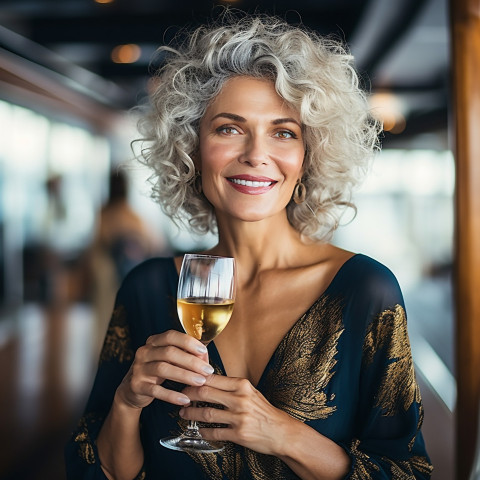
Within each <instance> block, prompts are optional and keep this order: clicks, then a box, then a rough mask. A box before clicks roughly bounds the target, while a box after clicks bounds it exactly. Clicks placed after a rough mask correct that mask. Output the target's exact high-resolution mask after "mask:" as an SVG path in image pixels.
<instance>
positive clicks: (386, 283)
mask: <svg viewBox="0 0 480 480" xmlns="http://www.w3.org/2000/svg"><path fill="white" fill-rule="evenodd" d="M331 286H332V287H335V288H336V289H338V290H341V291H344V292H345V293H350V294H351V295H353V296H354V297H363V298H370V299H372V300H373V299H377V300H381V301H382V303H383V302H385V303H387V304H389V303H392V304H395V303H403V297H402V293H401V289H400V285H399V283H398V280H397V278H396V277H395V275H394V273H393V272H392V271H391V270H390V268H389V267H387V266H386V265H384V264H383V263H381V262H380V261H378V260H376V259H374V258H372V257H370V256H368V255H365V254H362V253H357V254H354V255H353V256H351V257H350V258H349V259H348V260H347V261H346V262H345V263H344V264H343V265H342V266H341V267H340V269H339V271H338V273H337V275H336V277H335V279H334V281H333V282H332V285H331Z"/></svg>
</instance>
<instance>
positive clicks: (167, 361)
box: [135, 345, 213, 385]
mask: <svg viewBox="0 0 480 480" xmlns="http://www.w3.org/2000/svg"><path fill="white" fill-rule="evenodd" d="M139 350H140V352H138V354H137V356H136V360H137V361H136V362H135V366H136V367H135V368H137V369H139V370H141V371H143V372H145V374H147V375H150V376H156V377H160V378H168V379H170V380H178V381H181V380H182V379H178V378H171V377H169V373H172V372H173V371H177V370H173V369H171V368H169V367H170V366H175V367H179V368H181V369H184V370H185V372H196V373H198V374H200V375H203V376H204V377H206V376H207V375H210V374H212V373H213V368H212V367H211V365H210V364H209V363H208V362H206V361H205V360H202V359H201V358H199V357H197V356H195V355H192V354H191V353H188V352H185V351H184V350H182V349H180V348H178V347H177V346H174V345H168V346H165V347H154V346H152V345H146V346H144V347H141V349H139ZM135 373H136V372H135ZM183 383H187V384H188V385H198V383H192V382H183Z"/></svg>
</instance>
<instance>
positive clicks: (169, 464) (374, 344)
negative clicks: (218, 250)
mask: <svg viewBox="0 0 480 480" xmlns="http://www.w3.org/2000/svg"><path fill="white" fill-rule="evenodd" d="M177 282H178V274H177V271H176V268H175V264H174V262H173V259H171V258H156V259H152V260H148V261H146V262H144V263H143V264H141V265H139V266H138V267H136V268H135V269H134V270H133V271H132V272H130V274H129V275H128V276H127V278H126V279H125V280H124V282H123V284H122V286H121V288H120V290H119V292H118V295H117V300H116V304H115V309H114V312H113V315H112V319H111V322H110V325H109V328H108V332H107V335H106V338H105V343H104V346H103V350H102V353H101V357H100V362H99V367H98V372H97V375H96V378H95V383H94V385H93V389H92V392H91V395H90V398H89V400H88V404H87V406H86V410H85V413H84V416H83V417H82V418H81V420H80V422H79V424H78V427H77V429H76V430H75V431H74V432H73V434H72V437H71V440H70V442H69V443H68V445H67V447H66V466H67V475H68V478H69V479H70V480H73V479H83V480H87V479H89V480H93V479H105V478H106V477H105V476H104V474H103V472H102V470H101V467H100V462H99V458H98V454H97V450H96V445H95V440H96V437H97V435H98V432H99V430H100V428H101V425H102V422H103V420H104V418H105V417H106V415H107V413H108V411H109V409H110V406H111V404H112V400H113V396H114V393H115V390H116V388H117V386H118V385H119V383H120V382H121V380H122V379H123V377H124V375H125V374H126V373H127V371H128V369H129V367H130V364H131V362H132V361H133V358H134V352H135V351H136V349H137V348H138V347H140V346H141V345H144V344H145V341H146V339H147V337H148V336H150V335H153V334H157V333H161V332H164V331H166V330H169V329H176V330H179V331H183V330H182V327H181V325H180V322H179V320H178V317H177V312H176V289H177ZM208 348H209V358H210V362H211V364H212V365H213V367H214V368H215V370H216V373H219V374H223V375H225V371H224V368H223V365H222V359H221V358H220V356H219V354H218V351H217V350H216V347H215V343H214V342H211V343H210V345H209V347H208ZM165 386H167V387H168V388H175V389H181V388H182V387H183V386H182V385H179V384H174V383H173V382H169V384H168V385H165ZM257 389H258V390H259V391H260V392H261V393H262V394H263V395H264V396H265V397H266V398H267V400H269V401H270V402H271V403H272V405H274V406H275V407H277V408H280V409H282V410H284V411H286V412H288V413H289V414H290V415H291V416H293V417H294V418H296V419H298V420H300V421H302V422H305V423H306V424H308V425H309V426H310V427H312V428H314V429H315V430H317V431H318V432H320V433H321V434H322V435H325V436H327V437H328V438H330V439H332V440H333V441H335V442H337V443H338V444H339V445H341V446H342V447H343V448H344V449H345V450H346V452H347V453H348V455H349V456H350V458H351V470H350V472H349V474H348V475H347V477H346V478H347V479H353V480H357V479H358V480H367V479H375V480H378V479H399V480H400V479H402V480H403V479H427V478H430V474H431V471H432V466H431V464H430V460H429V458H428V455H427V453H426V450H425V445H424V441H423V437H422V434H421V431H420V428H421V425H422V420H423V407H422V402H421V398H420V392H419V389H418V385H417V383H416V381H415V373H414V367H413V362H412V356H411V351H410V344H409V339H408V333H407V324H406V316H405V310H404V304H403V298H402V294H401V291H400V288H399V286H398V283H397V281H396V279H395V277H394V276H393V274H392V273H391V272H390V270H388V269H387V268H386V267H384V266H383V265H381V264H380V263H378V262H376V261H375V260H373V259H371V258H369V257H367V256H365V255H355V256H353V257H352V258H350V259H349V260H348V261H347V262H346V263H345V264H344V265H343V266H342V267H341V268H340V270H339V271H338V273H337V274H336V276H335V277H334V279H333V281H332V282H331V284H330V285H329V287H328V288H327V289H326V291H325V292H324V293H323V294H322V295H321V296H320V297H319V298H318V300H317V301H316V302H315V303H314V304H313V305H312V306H311V307H310V308H309V309H308V311H307V312H305V313H304V314H303V315H302V317H301V318H299V319H298V320H297V321H296V323H295V324H294V325H293V326H292V328H291V329H290V330H289V332H288V333H287V334H286V336H285V337H284V338H283V340H282V341H281V342H280V344H279V346H278V347H277V349H276V350H275V352H274V354H273V355H272V357H271V359H270V360H269V362H268V364H267V367H266V368H265V371H264V372H263V375H262V377H261V379H260V381H259V384H258V385H257ZM179 408H180V407H177V406H174V405H171V404H168V403H165V402H162V401H156V400H155V401H154V402H153V403H152V404H151V405H149V406H148V407H146V408H144V409H143V411H142V414H141V438H142V443H143V448H144V451H145V463H144V466H143V469H142V471H141V472H139V474H138V476H137V477H136V478H137V479H155V480H162V479H165V480H170V479H172V480H173V479H215V480H217V479H218V480H224V479H225V480H227V479H228V480H234V479H235V480H236V479H242V480H243V479H245V480H246V479H256V480H258V479H265V480H271V479H272V478H278V479H297V478H298V477H297V476H296V475H295V474H294V473H293V472H292V471H291V470H290V469H289V468H288V467H287V465H286V464H285V463H283V462H282V461H281V460H280V459H278V458H276V457H274V456H271V455H264V454H259V453H256V452H254V451H252V450H250V449H247V448H244V447H241V446H238V445H236V444H233V443H227V444H226V448H225V450H224V451H223V452H222V453H219V454H190V453H188V454H187V453H183V452H176V451H172V450H168V449H166V448H164V447H162V446H161V445H159V443H158V440H159V439H160V438H162V437H165V436H169V435H172V434H177V433H180V431H181V430H182V426H183V424H184V422H183V420H181V419H180V418H179V416H178V410H179Z"/></svg>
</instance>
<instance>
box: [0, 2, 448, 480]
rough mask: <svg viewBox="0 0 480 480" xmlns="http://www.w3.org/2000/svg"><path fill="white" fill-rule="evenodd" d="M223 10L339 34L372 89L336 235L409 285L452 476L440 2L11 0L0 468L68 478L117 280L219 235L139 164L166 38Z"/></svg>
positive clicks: (1, 211)
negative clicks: (66, 448)
mask: <svg viewBox="0 0 480 480" xmlns="http://www.w3.org/2000/svg"><path fill="white" fill-rule="evenodd" d="M227 4H228V5H232V6H234V7H235V8H238V9H244V10H249V11H253V10H257V11H263V12H270V13H276V14H278V15H280V16H282V17H284V18H286V19H287V20H288V21H291V22H294V23H298V22H300V21H302V22H303V23H304V24H306V25H307V26H309V27H310V28H312V29H315V30H317V31H318V32H320V33H322V34H330V33H333V34H335V35H337V36H339V37H340V38H342V39H344V40H345V41H346V42H347V43H348V45H349V46H350V48H351V50H352V53H353V54H354V56H355V58H356V65H357V68H358V70H359V72H360V74H361V77H362V81H363V82H364V84H365V85H366V87H367V88H368V89H371V91H372V92H373V96H372V99H371V102H372V108H373V109H374V111H375V112H376V114H377V115H378V116H379V117H380V118H381V119H382V120H383V122H384V126H385V133H384V137H383V139H382V141H383V151H382V153H381V154H380V155H379V156H378V157H377V159H376V161H375V163H374V165H373V168H372V173H371V175H370V177H369V178H368V180H367V181H366V183H365V184H364V185H363V187H362V188H361V189H360V190H359V191H358V192H357V194H356V197H355V199H356V204H357V206H358V215H357V217H356V218H355V219H354V220H353V221H351V220H352V219H350V218H345V219H344V222H343V223H344V225H343V226H342V227H340V229H339V230H338V232H337V234H336V236H335V239H334V241H335V243H336V244H338V245H340V246H343V247H345V248H348V249H351V250H354V251H357V252H362V253H366V254H368V255H371V256H372V257H374V258H376V259H378V260H379V261H381V262H383V263H384V264H386V265H387V266H388V267H390V268H391V269H392V270H393V272H394V273H395V274H396V276H397V278H398V279H399V282H400V284H401V286H402V289H403V292H404V295H405V300H406V306H407V314H408V320H409V332H410V336H411V343H412V349H413V355H414V361H415V366H416V371H417V377H418V380H419V382H420V385H421V391H422V396H423V399H424V402H425V423H424V435H425V437H426V442H427V447H428V450H429V453H430V455H431V457H432V460H433V462H434V464H435V467H436V470H435V472H434V475H433V478H434V479H435V480H443V479H444V480H451V479H453V478H454V447H453V445H454V416H455V405H456V381H455V373H454V354H453V342H454V334H455V333H454V322H453V312H452V310H453V307H452V282H451V270H452V249H453V226H454V214H453V195H454V181H455V168H454V161H453V155H452V152H451V148H450V141H449V133H448V131H449V130H448V127H449V105H450V94H449V91H450V89H449V83H450V59H449V53H450V44H449V42H450V38H449V35H450V34H449V24H448V23H449V12H448V5H447V2H446V0H399V1H396V2H392V1H391V0H368V1H357V0H296V1H295V2H294V8H293V7H292V5H291V2H287V1H286V0H285V1H284V0H277V1H276V0H268V1H261V0H259V1H256V2H251V1H246V0H243V1H242V0H238V1H236V2H234V1H230V2H228V3H227V2H214V1H207V0H205V1H203V0H196V1H193V0H183V1H177V2H174V1H167V0H97V1H94V0H63V1H62V2H57V1H55V0H3V1H1V2H0V386H1V387H0V388H1V395H0V433H1V436H0V444H1V445H0V478H1V479H3V480H7V479H16V480H18V479H25V480H31V479H32V480H33V479H47V478H48V479H59V480H61V479H63V478H64V473H63V458H62V455H63V445H64V443H65V441H66V439H67V438H68V436H69V433H70V431H71V429H72V428H73V426H74V425H75V423H76V421H77V420H78V418H79V416H80V415H81V412H82V409H83V407H84V404H85V401H86V396H87V395H88V392H89V389H90V386H91V382H92V379H93V375H94V372H95V366H96V361H97V355H98V349H99V345H100V343H101V340H102V336H103V334H104V332H105V328H106V323H107V322H108V319H109V318H108V316H109V313H110V310H111V308H112V304H113V297H114V294H115V290H116V288H117V287H118V283H119V282H120V280H121V278H122V277H123V275H124V274H125V272H126V271H128V269H129V268H131V267H132V266H133V265H135V264H136V263H138V262H139V261H141V260H142V259H143V258H147V257H149V256H153V255H171V254H174V253H176V252H181V251H189V250H194V249H198V248H205V247H208V246H210V245H212V244H213V243H214V242H215V238H214V237H213V236H206V237H192V236H191V235H188V234H186V233H185V232H183V231H178V229H177V228H176V227H175V226H174V225H173V224H172V223H171V222H170V221H169V220H168V219H167V218H166V217H165V216H164V215H163V214H162V213H161V211H160V209H159V207H157V206H156V205H155V204H154V203H153V202H152V201H151V200H150V199H149V186H148V181H147V180H148V172H146V171H145V170H144V169H143V168H142V167H141V166H140V165H138V164H136V163H135V162H132V161H131V159H132V153H131V150H130V142H131V141H132V140H133V139H135V138H136V130H135V123H136V122H135V114H134V113H132V112H131V111H130V109H131V108H132V107H133V106H135V105H137V104H138V103H139V102H141V101H142V100H143V99H144V97H145V95H146V93H147V92H148V90H149V77H150V74H151V72H152V69H154V68H155V67H157V66H159V65H161V61H162V59H161V57H158V56H156V57H154V52H155V49H156V48H157V47H158V46H159V45H160V44H162V43H164V42H168V41H169V40H170V39H171V38H172V37H173V36H174V35H175V34H176V33H177V32H178V31H179V30H180V29H181V28H183V27H185V26H190V27H191V26H195V25H196V24H198V23H201V22H203V21H204V20H206V19H207V18H209V17H210V16H212V15H214V14H215V12H216V11H218V8H219V6H221V5H227ZM153 58H154V60H153ZM152 62H153V63H152ZM119 166H122V167H123V168H122V172H124V175H122V174H120V173H118V171H119V170H118V167H119ZM112 172H114V173H115V174H114V175H112Z"/></svg>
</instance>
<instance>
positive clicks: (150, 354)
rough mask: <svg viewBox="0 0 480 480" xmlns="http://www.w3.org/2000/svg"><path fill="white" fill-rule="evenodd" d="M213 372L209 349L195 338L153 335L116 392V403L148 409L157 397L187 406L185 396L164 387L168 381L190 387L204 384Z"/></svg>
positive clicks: (167, 333)
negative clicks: (164, 383) (209, 362)
mask: <svg viewBox="0 0 480 480" xmlns="http://www.w3.org/2000/svg"><path fill="white" fill-rule="evenodd" d="M211 373H213V368H212V367H211V366H210V365H209V364H208V354H207V349H206V347H205V346H204V345H203V344H202V343H201V342H199V341H198V340H196V339H195V338H193V337H191V336H189V335H187V334H185V333H181V332H177V331H175V330H169V331H167V332H165V333H161V334H158V335H152V336H151V337H149V338H148V340H147V342H146V344H145V345H143V346H142V347H140V348H139V349H138V350H137V352H136V353H135V359H134V361H133V363H132V366H131V367H130V370H129V371H128V373H127V375H125V378H124V379H123V381H122V383H121V384H120V385H119V387H118V389H117V392H116V401H117V402H118V401H120V402H121V403H123V404H125V405H128V406H130V407H134V408H139V409H140V408H144V407H146V406H147V405H149V404H150V403H151V402H152V401H153V400H154V399H155V398H157V399H159V400H163V401H165V402H169V403H173V404H176V405H187V404H188V403H190V398H189V397H188V396H187V395H185V394H184V393H180V392H176V391H173V390H169V389H167V388H165V387H163V386H162V384H163V382H164V381H165V380H173V381H175V382H179V383H183V384H186V385H195V386H199V385H203V384H204V383H205V381H206V378H207V377H208V376H209V375H210V374H211Z"/></svg>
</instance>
